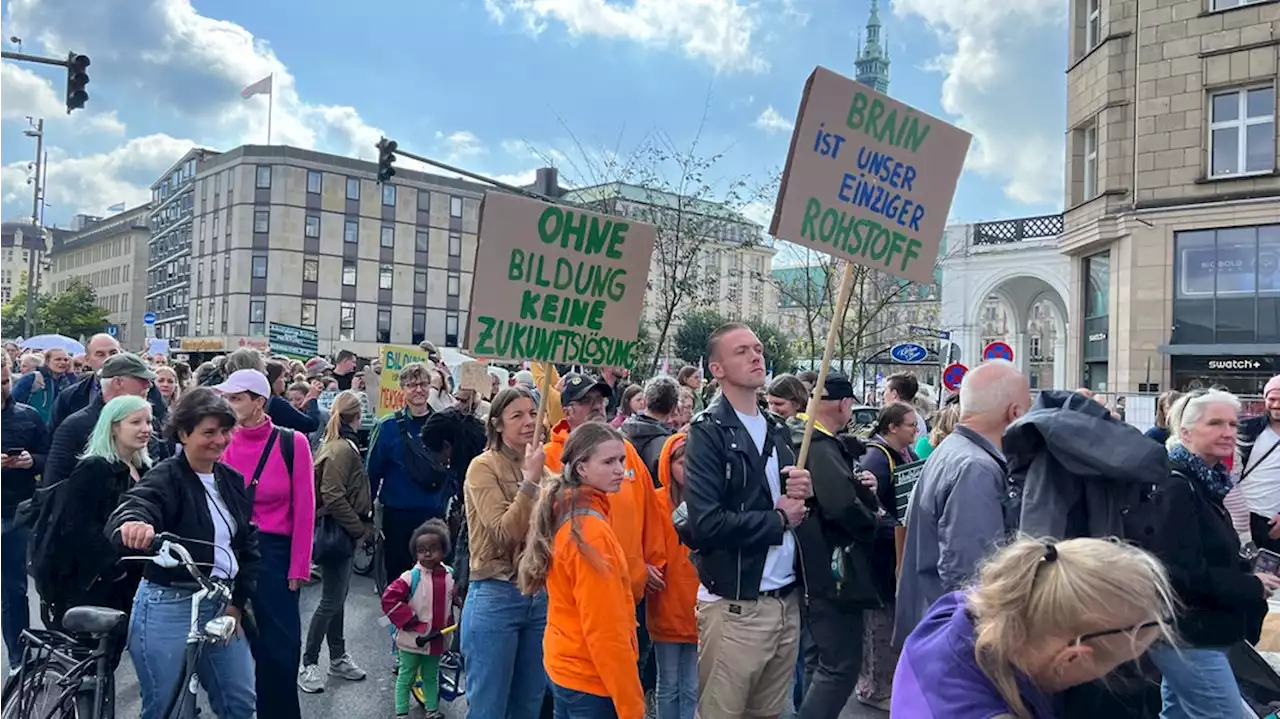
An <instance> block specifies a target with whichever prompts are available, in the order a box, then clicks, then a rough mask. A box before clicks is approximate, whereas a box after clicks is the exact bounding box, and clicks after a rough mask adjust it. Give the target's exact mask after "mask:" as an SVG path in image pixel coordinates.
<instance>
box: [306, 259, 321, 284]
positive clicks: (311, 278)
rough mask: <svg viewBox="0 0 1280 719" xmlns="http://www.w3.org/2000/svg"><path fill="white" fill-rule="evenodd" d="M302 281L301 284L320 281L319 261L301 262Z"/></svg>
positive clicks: (308, 260)
mask: <svg viewBox="0 0 1280 719" xmlns="http://www.w3.org/2000/svg"><path fill="white" fill-rule="evenodd" d="M302 281H303V282H319V281H320V260H317V259H306V260H303V261H302Z"/></svg>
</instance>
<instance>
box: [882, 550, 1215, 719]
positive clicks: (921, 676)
mask: <svg viewBox="0 0 1280 719" xmlns="http://www.w3.org/2000/svg"><path fill="white" fill-rule="evenodd" d="M1176 601H1177V600H1176V599H1175V597H1174V594H1173V590H1172V588H1171V587H1170V584H1169V578H1168V576H1167V575H1166V574H1165V570H1164V567H1163V566H1162V565H1161V564H1160V560H1158V559H1156V558H1155V557H1154V556H1152V555H1151V554H1149V553H1147V552H1146V551H1144V550H1142V549H1138V548H1137V547H1134V546H1132V545H1128V544H1122V543H1120V542H1113V541H1109V540H1104V539H1091V538H1081V539H1069V540H1066V541H1064V542H1061V543H1058V544H1054V543H1053V542H1052V541H1041V540H1035V539H1026V538H1023V539H1019V540H1017V541H1015V542H1013V543H1012V544H1010V545H1009V546H1007V547H1005V548H1004V549H1002V550H1000V551H999V552H998V553H997V554H996V555H995V556H994V557H992V558H991V559H990V560H988V561H987V563H986V564H985V565H984V566H983V567H982V569H981V570H979V573H978V579H977V582H976V584H975V585H974V586H973V587H972V588H970V589H969V590H967V591H959V592H952V593H951V594H947V595H944V596H943V597H942V598H941V599H939V600H938V601H937V602H935V603H934V605H933V607H932V608H930V609H929V613H928V614H927V615H926V616H925V618H924V620H923V621H921V622H920V624H919V625H917V626H916V628H915V631H913V632H911V634H910V636H908V637H907V639H906V642H905V643H904V645H903V648H902V656H901V657H900V658H899V660H898V669H897V673H896V674H895V675H894V678H893V707H892V715H893V716H895V717H898V716H901V717H911V719H935V718H936V719H943V718H944V717H945V718H946V719H988V718H989V717H1016V718H1017V719H1052V718H1053V717H1054V716H1056V715H1055V713H1054V708H1053V701H1054V695H1055V694H1058V693H1059V692H1062V691H1064V690H1066V689H1068V688H1070V687H1073V686H1077V685H1080V684H1085V683H1087V682H1091V681H1094V680H1097V679H1101V678H1102V677H1105V676H1107V675H1108V674H1110V673H1111V672H1112V671H1113V670H1115V669H1116V668H1117V667H1119V666H1120V665H1122V664H1124V663H1126V662H1131V661H1133V660H1135V659H1137V658H1138V657H1140V656H1142V654H1143V652H1145V651H1146V650H1147V647H1149V646H1150V645H1151V644H1152V643H1153V642H1155V641H1156V640H1157V639H1161V638H1164V639H1168V638H1169V637H1170V636H1171V631H1172V630H1171V628H1170V626H1169V619H1168V618H1169V617H1172V616H1173V615H1174V611H1175V608H1176V607H1175V604H1176ZM1236 701H1237V703H1238V702H1239V698H1238V697H1237V699H1236ZM1224 706H1225V705H1224ZM1205 716H1209V715H1205ZM1213 716H1215V717H1218V716H1225V715H1223V714H1214V715H1213Z"/></svg>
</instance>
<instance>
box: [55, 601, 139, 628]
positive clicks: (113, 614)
mask: <svg viewBox="0 0 1280 719" xmlns="http://www.w3.org/2000/svg"><path fill="white" fill-rule="evenodd" d="M127 617H128V615H127V614H125V613H124V612H121V611H118V610H115V609H108V608H106V607H72V608H70V609H68V610H67V613H66V614H65V615H64V616H63V617H62V628H63V629H66V630H67V631H69V632H83V633H85V634H109V633H111V632H113V631H115V629H116V627H119V626H120V625H121V624H123V623H124V620H125V619H126V618H127Z"/></svg>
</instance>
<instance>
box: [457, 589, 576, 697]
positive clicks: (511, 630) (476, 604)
mask: <svg viewBox="0 0 1280 719" xmlns="http://www.w3.org/2000/svg"><path fill="white" fill-rule="evenodd" d="M546 627H547V595H546V594H544V593H540V594H538V595H537V596H534V597H526V596H524V595H523V594H521V593H520V590H519V589H517V588H516V585H515V584H514V583H512V582H506V581H502V580H500V579H481V580H478V581H474V582H472V583H471V586H470V587H469V588H468V589H467V601H466V603H465V604H464V605H463V607H462V630H461V631H462V637H461V639H462V654H463V656H464V657H466V662H467V672H466V678H467V701H468V703H469V706H470V710H469V711H468V713H467V717H468V718H469V719H538V714H539V712H540V711H541V709H542V698H543V696H544V695H545V694H546V693H547V674H546V672H545V671H544V670H543V668H542V633H543V631H544V630H545V629H546ZM558 705H559V702H557V706H558ZM557 711H558V709H557Z"/></svg>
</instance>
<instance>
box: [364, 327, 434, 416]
mask: <svg viewBox="0 0 1280 719" xmlns="http://www.w3.org/2000/svg"><path fill="white" fill-rule="evenodd" d="M378 357H379V358H381V359H382V373H381V374H380V375H379V376H378V377H379V379H378V405H377V410H376V412H377V415H378V416H379V417H382V416H384V415H388V414H391V413H392V412H395V411H396V410H398V409H400V408H401V407H403V406H404V393H403V392H401V391H400V370H401V368H403V367H404V366H405V365H407V364H410V363H413V362H421V363H422V364H425V365H427V366H428V367H430V366H431V365H430V364H429V363H428V362H427V353H426V352H423V351H422V350H420V349H418V348H417V347H402V346H399V345H382V346H381V347H379V348H378Z"/></svg>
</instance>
